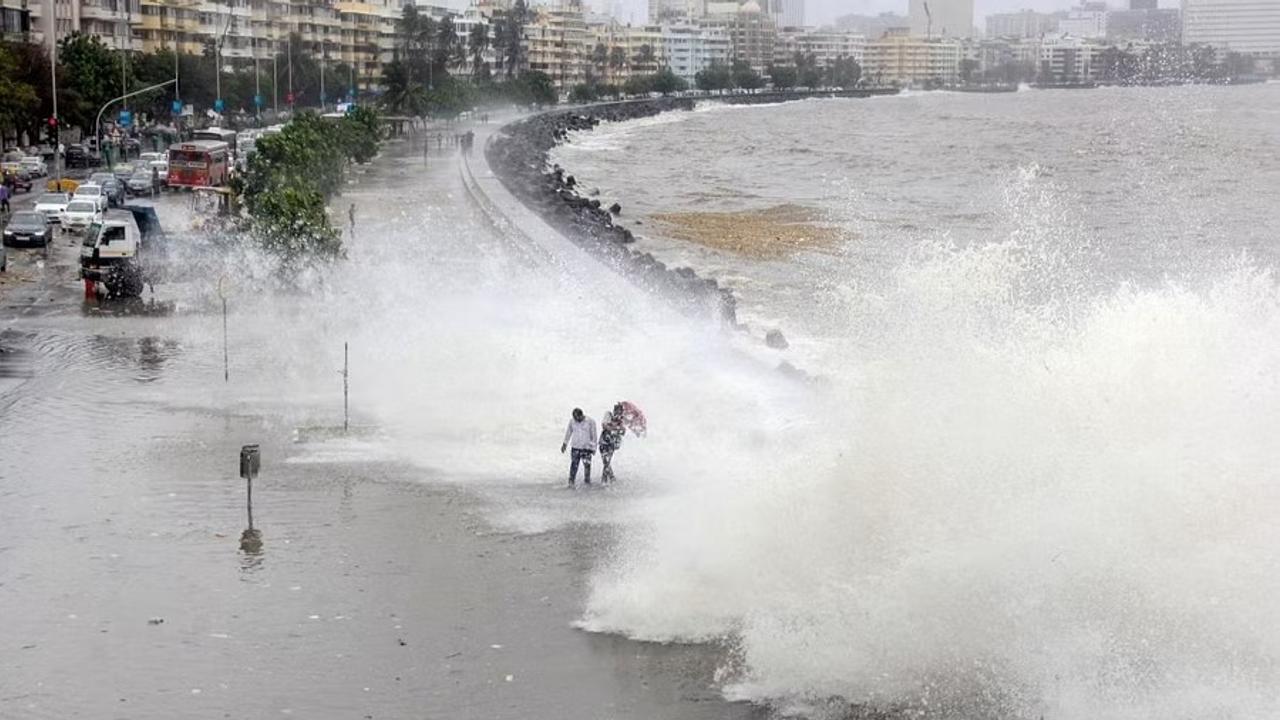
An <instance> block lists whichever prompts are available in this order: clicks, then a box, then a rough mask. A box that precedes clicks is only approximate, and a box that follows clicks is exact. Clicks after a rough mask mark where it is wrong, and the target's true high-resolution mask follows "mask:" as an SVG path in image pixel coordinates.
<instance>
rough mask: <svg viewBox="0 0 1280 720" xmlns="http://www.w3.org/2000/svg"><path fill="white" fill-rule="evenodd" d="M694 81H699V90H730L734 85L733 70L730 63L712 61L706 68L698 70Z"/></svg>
mask: <svg viewBox="0 0 1280 720" xmlns="http://www.w3.org/2000/svg"><path fill="white" fill-rule="evenodd" d="M694 82H695V83H697V85H698V89H699V90H707V91H712V90H728V89H729V88H731V87H733V72H732V71H731V70H730V69H729V66H728V65H725V64H723V63H712V64H711V65H710V66H709V67H707V68H706V69H705V70H700V71H698V74H697V75H695V76H694Z"/></svg>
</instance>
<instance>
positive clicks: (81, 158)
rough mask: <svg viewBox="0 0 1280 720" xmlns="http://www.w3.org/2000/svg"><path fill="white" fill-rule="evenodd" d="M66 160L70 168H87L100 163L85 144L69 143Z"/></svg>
mask: <svg viewBox="0 0 1280 720" xmlns="http://www.w3.org/2000/svg"><path fill="white" fill-rule="evenodd" d="M66 160H67V167H69V168H87V167H93V166H94V165H97V164H98V163H97V162H96V159H95V158H94V157H93V155H91V154H90V153H89V149H88V148H86V147H85V146H84V145H68V146H67V154H66Z"/></svg>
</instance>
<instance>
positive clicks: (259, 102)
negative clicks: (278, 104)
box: [253, 95, 267, 107]
mask: <svg viewBox="0 0 1280 720" xmlns="http://www.w3.org/2000/svg"><path fill="white" fill-rule="evenodd" d="M253 104H254V105H256V106H258V107H262V106H263V105H266V104H267V99H266V98H265V97H263V96H261V95H254V96H253Z"/></svg>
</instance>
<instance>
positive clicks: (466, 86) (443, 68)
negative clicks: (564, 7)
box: [381, 0, 557, 117]
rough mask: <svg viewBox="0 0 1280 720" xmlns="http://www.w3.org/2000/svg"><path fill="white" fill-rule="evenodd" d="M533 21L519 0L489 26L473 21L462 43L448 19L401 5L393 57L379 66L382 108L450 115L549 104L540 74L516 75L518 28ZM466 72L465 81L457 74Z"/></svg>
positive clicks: (548, 85) (520, 58)
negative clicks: (495, 107) (478, 109)
mask: <svg viewBox="0 0 1280 720" xmlns="http://www.w3.org/2000/svg"><path fill="white" fill-rule="evenodd" d="M533 17H534V12H533V10H531V9H530V8H529V6H528V4H527V3H526V2H525V0H516V2H515V3H513V4H512V7H511V8H510V9H509V10H506V11H505V12H499V13H496V14H495V15H494V16H493V19H492V21H491V22H489V23H476V24H475V25H474V26H473V27H472V29H471V30H470V32H469V33H468V34H467V37H466V40H465V42H464V40H463V38H462V36H461V35H460V34H459V33H458V29H457V26H456V25H455V24H454V21H453V18H452V17H450V16H445V17H443V18H441V19H439V20H436V19H434V18H432V17H430V16H428V15H425V14H423V13H422V12H420V11H419V10H418V8H417V7H416V6H414V5H406V6H405V7H404V11H403V13H402V15H401V17H400V19H399V20H398V21H397V24H396V51H395V57H394V58H393V60H392V61H391V62H390V63H387V65H386V66H385V67H384V68H383V73H382V86H383V88H384V90H385V92H384V93H383V95H382V98H381V105H382V107H383V108H384V109H385V110H387V111H388V112H391V113H396V114H405V115H414V116H427V115H430V116H440V117H452V116H456V115H457V114H458V113H461V112H463V111H464V110H468V109H470V108H472V107H475V106H476V105H481V104H489V103H498V102H514V103H517V104H520V105H553V104H555V102H556V100H557V96H556V92H555V85H554V83H553V82H552V80H551V78H550V77H548V76H547V74H546V73H542V72H524V73H521V72H519V70H520V68H521V67H522V65H523V64H524V60H525V57H524V53H525V50H524V26H525V24H526V23H528V22H529V21H530V20H532V19H533ZM490 49H492V50H493V54H494V57H495V62H494V63H493V66H492V67H491V66H490V63H489V61H488V59H487V58H488V51H489V50H490ZM468 66H469V67H468ZM466 69H469V70H470V78H469V79H467V78H464V77H463V76H462V75H463V73H462V72H461V71H463V70H466Z"/></svg>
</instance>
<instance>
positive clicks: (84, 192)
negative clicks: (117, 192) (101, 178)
mask: <svg viewBox="0 0 1280 720" xmlns="http://www.w3.org/2000/svg"><path fill="white" fill-rule="evenodd" d="M76 200H88V201H89V202H92V203H93V204H94V205H96V206H97V207H98V209H99V210H106V209H107V206H108V205H110V204H111V199H110V197H108V195H107V191H106V189H104V188H103V187H102V186H101V185H81V186H80V187H78V188H76V194H75V195H73V196H71V202H72V203H74V202H75V201H76Z"/></svg>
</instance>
